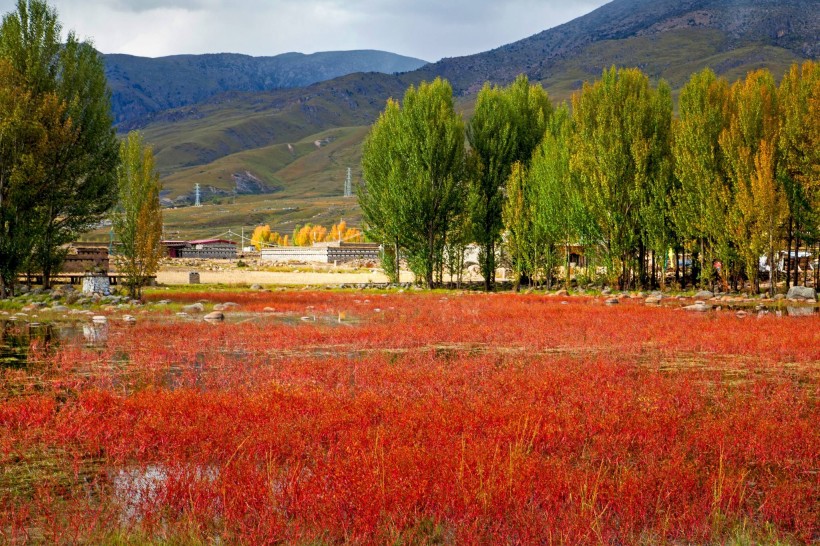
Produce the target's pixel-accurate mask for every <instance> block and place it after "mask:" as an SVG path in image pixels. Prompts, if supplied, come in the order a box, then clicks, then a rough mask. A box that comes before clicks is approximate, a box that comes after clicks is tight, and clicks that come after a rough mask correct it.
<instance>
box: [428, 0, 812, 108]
mask: <svg viewBox="0 0 820 546" xmlns="http://www.w3.org/2000/svg"><path fill="white" fill-rule="evenodd" d="M817 8H818V5H817V0H614V1H613V2H610V3H609V4H605V5H604V6H601V7H600V8H598V9H597V10H595V11H593V12H591V13H589V14H587V15H585V16H583V17H579V18H577V19H575V20H573V21H570V22H568V23H566V24H563V25H560V26H558V27H555V28H552V29H549V30H545V31H543V32H541V33H539V34H536V35H534V36H530V37H529V38H525V39H523V40H520V41H518V42H515V43H512V44H509V45H505V46H502V47H499V48H497V49H494V50H492V51H488V52H485V53H479V54H477V55H470V56H467V57H460V58H453V59H443V60H442V61H440V62H438V63H435V64H431V65H427V66H425V67H422V68H421V69H419V70H418V71H417V73H418V74H420V75H423V77H425V78H427V79H430V78H431V77H435V76H441V77H443V78H447V79H448V80H450V82H451V83H452V84H453V86H454V88H455V89H456V90H457V92H460V93H474V92H476V91H478V89H480V88H481V86H482V85H483V83H484V82H485V81H493V82H497V83H506V82H510V81H512V80H513V79H514V78H515V77H516V76H517V75H518V74H521V73H524V74H527V75H528V76H529V77H530V79H531V80H535V81H543V80H546V79H550V78H554V77H556V76H558V75H559V73H560V71H561V69H562V68H564V67H566V64H567V62H568V61H572V60H573V59H577V58H579V57H581V58H582V57H585V55H584V54H585V53H587V52H590V51H594V52H595V53H596V55H595V58H594V59H589V55H586V57H587V60H588V62H587V63H585V64H584V67H585V68H589V69H592V71H591V74H592V75H593V76H596V75H599V74H600V70H599V68H603V67H604V66H607V65H609V64H616V65H622V66H623V65H634V66H642V65H645V64H650V63H652V61H653V60H654V59H655V58H656V57H657V56H658V55H659V54H660V53H668V52H667V51H663V50H662V51H658V48H657V45H660V46H661V47H662V49H663V46H665V45H671V44H667V42H674V46H675V49H677V52H678V53H679V54H680V57H681V58H682V59H686V60H688V61H690V62H691V61H694V62H695V63H696V64H698V65H700V66H701V67H702V66H708V65H711V66H713V68H715V69H716V71H717V72H724V71H725V70H724V69H725V68H728V67H725V66H723V65H720V64H713V63H711V62H710V59H711V58H712V57H714V56H716V55H720V54H727V53H731V52H734V51H743V50H745V49H746V48H752V49H755V50H763V49H765V48H773V49H774V50H780V51H782V52H785V53H787V54H788V55H790V56H793V57H794V58H804V59H809V58H816V57H817V56H818V54H820V10H818V9H817ZM704 40H705V41H707V42H708V44H704V43H703V42H704ZM653 44H656V45H653ZM602 45H605V46H606V47H600V46H602ZM704 45H707V46H708V47H707V48H706V50H704V48H703V46H704ZM596 46H599V47H596ZM623 46H627V47H623ZM610 47H611V48H612V49H610ZM752 57H754V58H752ZM752 57H744V56H742V55H741V56H740V58H739V59H738V60H737V61H735V62H736V63H737V64H745V65H754V64H755V63H756V62H760V61H759V59H763V58H767V56H760V55H757V56H752ZM589 61H591V62H589ZM591 65H594V66H591ZM670 68H672V67H671V66H670V65H669V64H662V65H661V66H659V67H658V68H657V69H656V70H655V73H650V75H651V76H656V77H662V76H664V75H665V71H666V70H668V69H670Z"/></svg>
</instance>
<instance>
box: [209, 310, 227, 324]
mask: <svg viewBox="0 0 820 546" xmlns="http://www.w3.org/2000/svg"><path fill="white" fill-rule="evenodd" d="M204 318H205V320H208V321H213V322H218V321H221V320H225V314H224V313H222V311H214V312H213V313H208V314H207V315H205V317H204Z"/></svg>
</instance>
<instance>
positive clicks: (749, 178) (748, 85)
mask: <svg viewBox="0 0 820 546" xmlns="http://www.w3.org/2000/svg"><path fill="white" fill-rule="evenodd" d="M729 111H730V116H729V126H728V128H726V129H725V130H724V131H723V133H722V134H721V136H720V145H721V148H722V150H723V154H724V156H725V157H726V161H727V166H728V174H729V180H730V181H731V184H732V194H733V196H734V203H733V206H732V208H731V209H730V211H729V218H728V220H729V221H728V232H729V236H730V237H731V239H732V242H733V244H734V245H735V247H736V248H737V249H738V255H739V257H740V258H741V260H742V263H743V265H744V268H745V271H746V276H747V278H748V279H749V281H750V282H751V285H752V290H754V291H755V292H757V291H759V274H758V272H759V257H760V256H761V255H762V254H763V253H764V252H765V253H767V254H768V256H769V264H770V271H771V277H772V281H774V276H775V267H774V266H775V264H774V263H773V262H774V253H775V249H776V245H777V244H778V243H779V241H780V230H779V226H780V224H781V220H782V218H783V214H784V212H785V210H784V205H785V201H784V195H783V190H782V187H780V184H779V183H778V182H777V179H776V176H775V173H776V172H777V157H776V154H777V147H776V145H777V142H778V137H779V134H778V132H779V123H780V121H779V112H778V106H777V89H776V86H775V82H774V78H773V77H772V75H771V74H770V73H769V72H768V71H766V70H758V71H754V72H750V73H749V74H748V75H747V76H746V78H745V79H744V80H741V81H738V82H735V83H734V84H733V85H732V88H731V100H730V102H729Z"/></svg>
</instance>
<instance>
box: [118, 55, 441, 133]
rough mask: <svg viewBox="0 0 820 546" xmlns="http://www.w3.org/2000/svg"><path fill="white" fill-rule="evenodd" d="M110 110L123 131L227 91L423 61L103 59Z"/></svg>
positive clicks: (401, 68) (398, 68)
mask: <svg viewBox="0 0 820 546" xmlns="http://www.w3.org/2000/svg"><path fill="white" fill-rule="evenodd" d="M103 61H104V63H105V72H106V77H107V78H108V82H109V86H110V88H111V92H112V97H111V99H112V101H111V102H112V112H113V114H114V119H115V122H116V123H119V124H121V125H122V128H123V129H128V128H130V127H132V126H133V121H134V120H136V119H139V118H140V117H144V116H149V115H150V114H152V113H154V112H158V111H162V110H168V109H173V108H180V107H185V106H190V105H192V104H197V103H200V102H202V101H205V100H207V99H209V98H210V97H213V96H216V95H219V94H222V93H226V92H231V91H249V92H254V91H266V90H273V89H288V88H295V87H305V86H307V85H310V84H313V83H317V82H320V81H325V80H330V79H333V78H336V77H339V76H344V75H347V74H351V73H357V72H381V73H386V74H393V73H400V72H407V71H410V70H414V69H417V68H419V67H420V66H423V65H424V64H427V61H423V60H421V59H414V58H412V57H405V56H403V55H398V54H395V53H389V52H386V51H378V50H368V49H365V50H351V51H323V52H317V53H310V54H305V53H297V52H289V53H283V54H281V55H276V56H271V57H252V56H250V55H242V54H238V53H209V54H204V55H171V56H167V57H158V58H149V57H137V56H134V55H126V54H107V55H103Z"/></svg>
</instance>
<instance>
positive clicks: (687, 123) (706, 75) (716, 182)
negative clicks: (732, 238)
mask: <svg viewBox="0 0 820 546" xmlns="http://www.w3.org/2000/svg"><path fill="white" fill-rule="evenodd" d="M728 102H729V83H728V82H727V81H726V80H725V79H723V78H718V77H717V76H716V75H715V73H714V72H712V71H711V70H710V69H708V68H707V69H704V70H703V71H701V72H699V73H697V74H694V75H693V76H692V77H691V78H690V80H689V82H688V83H687V84H686V85H685V86H684V87H683V89H682V90H681V94H680V99H679V101H678V119H677V120H676V121H675V122H674V129H673V135H674V136H673V144H672V154H673V157H674V160H675V178H676V180H677V182H678V185H677V186H676V187H675V188H674V190H673V191H672V193H671V197H672V204H673V206H672V218H673V221H674V224H675V228H676V230H677V232H678V235H679V236H680V238H682V239H683V241H684V242H685V243H686V246H687V247H688V248H689V249H690V250H691V251H692V252H693V255H694V256H696V257H698V258H699V260H698V261H696V262H695V264H696V265H698V266H699V267H696V268H695V272H696V273H697V274H699V281H700V283H701V285H702V286H704V287H706V286H707V285H708V284H709V282H710V280H711V278H712V271H713V270H712V265H713V263H714V262H715V261H721V262H722V263H723V264H724V267H723V268H722V269H723V271H722V272H721V274H722V275H725V274H726V271H728V270H730V269H731V268H730V262H731V261H732V256H731V252H730V247H729V239H728V234H727V230H726V226H727V223H728V214H729V206H730V204H731V203H732V201H733V197H732V187H731V184H730V181H729V174H728V171H727V168H728V167H727V165H726V161H725V158H724V157H723V151H722V150H721V147H720V135H721V134H722V133H723V131H724V130H726V129H727V128H728V126H729V106H728Z"/></svg>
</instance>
